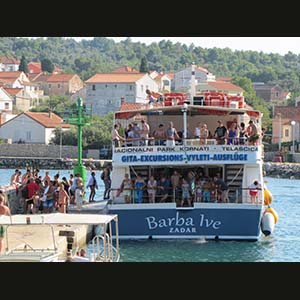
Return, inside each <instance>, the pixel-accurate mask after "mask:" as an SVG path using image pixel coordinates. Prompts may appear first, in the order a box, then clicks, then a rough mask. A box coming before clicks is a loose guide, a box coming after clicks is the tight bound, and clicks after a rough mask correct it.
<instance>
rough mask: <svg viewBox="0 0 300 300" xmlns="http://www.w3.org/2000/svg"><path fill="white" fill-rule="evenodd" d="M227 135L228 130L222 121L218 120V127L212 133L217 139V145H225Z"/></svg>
mask: <svg viewBox="0 0 300 300" xmlns="http://www.w3.org/2000/svg"><path fill="white" fill-rule="evenodd" d="M227 136H228V130H227V128H226V127H225V126H224V125H223V122H222V121H221V120H219V121H218V127H217V128H216V130H215V134H214V137H215V138H216V140H217V144H218V145H225V144H226V139H227Z"/></svg>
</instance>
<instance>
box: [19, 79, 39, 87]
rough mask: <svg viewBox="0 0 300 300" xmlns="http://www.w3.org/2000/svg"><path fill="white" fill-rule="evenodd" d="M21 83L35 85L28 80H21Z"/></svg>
mask: <svg viewBox="0 0 300 300" xmlns="http://www.w3.org/2000/svg"><path fill="white" fill-rule="evenodd" d="M22 84H23V85H31V86H36V84H34V83H32V82H29V81H24V80H23V81H22Z"/></svg>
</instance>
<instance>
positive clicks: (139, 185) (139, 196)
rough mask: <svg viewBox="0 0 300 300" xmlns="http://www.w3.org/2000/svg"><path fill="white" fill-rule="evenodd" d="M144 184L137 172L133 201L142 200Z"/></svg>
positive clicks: (140, 201)
mask: <svg viewBox="0 0 300 300" xmlns="http://www.w3.org/2000/svg"><path fill="white" fill-rule="evenodd" d="M145 186H146V184H145V181H144V179H143V178H142V176H141V175H140V174H138V176H137V178H136V180H135V183H134V188H135V195H136V197H135V203H142V201H143V190H144V187H145Z"/></svg>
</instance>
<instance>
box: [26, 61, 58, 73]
mask: <svg viewBox="0 0 300 300" xmlns="http://www.w3.org/2000/svg"><path fill="white" fill-rule="evenodd" d="M27 67H28V73H29V74H40V73H42V72H43V71H42V64H41V63H40V62H30V63H28V65H27ZM59 73H61V69H60V68H59V67H57V66H54V70H53V73H52V74H59Z"/></svg>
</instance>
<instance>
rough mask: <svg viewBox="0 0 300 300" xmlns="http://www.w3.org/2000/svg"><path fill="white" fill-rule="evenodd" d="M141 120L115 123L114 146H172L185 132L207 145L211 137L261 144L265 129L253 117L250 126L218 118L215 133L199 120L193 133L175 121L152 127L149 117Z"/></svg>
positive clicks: (232, 142) (225, 141) (226, 141)
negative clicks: (176, 126)
mask: <svg viewBox="0 0 300 300" xmlns="http://www.w3.org/2000/svg"><path fill="white" fill-rule="evenodd" d="M140 122H141V124H140V125H139V124H138V122H137V121H133V122H132V123H129V124H128V126H127V127H126V128H123V126H122V125H121V123H117V124H115V125H114V130H113V133H112V140H113V143H114V146H115V147H122V146H128V147H131V146H148V145H158V146H161V145H165V146H168V147H172V146H175V144H176V141H178V142H179V143H181V142H182V140H183V139H184V136H186V138H187V139H190V138H194V139H197V140H199V145H206V144H207V140H208V139H215V140H216V144H218V145H258V144H260V142H261V141H262V138H263V135H264V132H265V129H264V128H261V127H260V125H259V124H258V123H256V122H255V121H253V120H250V121H249V122H248V125H247V126H246V124H245V123H244V122H241V123H240V124H238V123H237V122H235V121H233V122H232V123H231V125H230V126H229V128H227V127H226V126H225V125H224V124H223V122H222V120H218V122H217V127H216V128H215V130H214V131H213V133H212V132H211V131H210V130H209V129H208V127H207V124H206V123H201V122H199V123H197V125H196V127H195V128H194V130H193V135H191V134H190V133H189V132H187V133H186V135H184V132H183V130H181V131H178V130H177V129H176V128H175V127H174V123H173V122H172V121H170V122H168V126H165V125H164V124H162V123H161V124H159V125H158V127H157V129H155V130H154V131H151V129H150V126H149V124H148V123H147V122H146V120H144V119H143V120H141V121H140Z"/></svg>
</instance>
